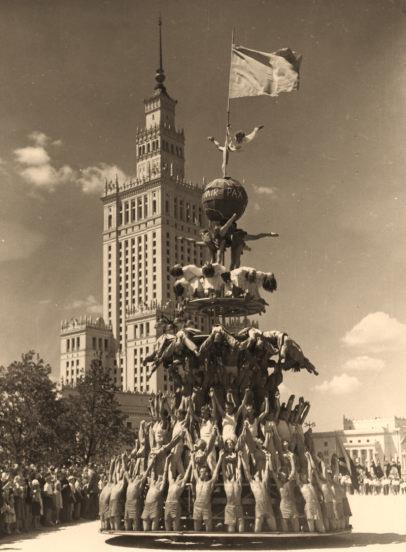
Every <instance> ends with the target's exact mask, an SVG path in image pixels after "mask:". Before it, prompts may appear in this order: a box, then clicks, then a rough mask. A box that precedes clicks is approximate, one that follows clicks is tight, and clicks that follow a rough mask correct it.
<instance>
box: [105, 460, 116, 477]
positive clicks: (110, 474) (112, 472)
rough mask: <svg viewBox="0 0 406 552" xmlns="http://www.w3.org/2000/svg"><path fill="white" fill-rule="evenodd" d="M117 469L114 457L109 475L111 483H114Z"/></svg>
mask: <svg viewBox="0 0 406 552" xmlns="http://www.w3.org/2000/svg"><path fill="white" fill-rule="evenodd" d="M115 468H116V459H115V458H114V457H113V458H112V459H111V461H110V469H109V475H108V479H107V480H108V482H109V483H113V476H114V471H115Z"/></svg>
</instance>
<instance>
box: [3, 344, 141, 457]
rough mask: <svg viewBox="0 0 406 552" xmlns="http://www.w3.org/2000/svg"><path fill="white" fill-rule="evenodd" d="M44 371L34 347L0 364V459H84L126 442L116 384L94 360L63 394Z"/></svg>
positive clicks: (127, 436)
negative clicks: (33, 349) (85, 372)
mask: <svg viewBox="0 0 406 552" xmlns="http://www.w3.org/2000/svg"><path fill="white" fill-rule="evenodd" d="M50 373H51V367H50V366H49V365H48V364H45V363H44V361H43V360H42V359H41V358H39V357H38V355H36V354H35V353H34V351H29V352H28V353H26V354H23V355H22V357H21V361H16V362H13V363H12V364H10V366H8V367H7V368H3V367H0V460H3V461H5V462H11V463H25V464H27V463H35V464H41V463H44V464H49V463H52V464H57V463H66V462H69V461H79V462H85V463H88V462H90V461H92V460H96V459H97V460H99V459H103V460H104V459H105V458H107V457H109V456H111V455H112V454H113V453H114V452H117V451H119V450H120V449H122V447H123V446H126V445H129V444H130V443H131V440H132V438H133V436H132V433H131V431H130V430H128V429H127V427H126V424H125V419H126V416H125V415H124V414H122V412H121V411H120V407H119V403H118V401H117V399H116V397H115V392H116V388H115V386H114V384H113V382H112V380H111V378H110V374H109V371H108V370H106V369H105V368H103V366H102V365H101V362H100V361H98V360H96V361H94V362H93V364H92V366H91V368H90V370H89V371H88V373H87V374H86V375H85V376H84V377H83V378H81V380H79V383H78V385H77V387H76V388H75V389H72V390H71V391H70V392H68V393H63V396H62V395H61V393H59V392H58V390H57V387H56V385H55V383H54V382H52V380H51V379H50V377H49V375H50Z"/></svg>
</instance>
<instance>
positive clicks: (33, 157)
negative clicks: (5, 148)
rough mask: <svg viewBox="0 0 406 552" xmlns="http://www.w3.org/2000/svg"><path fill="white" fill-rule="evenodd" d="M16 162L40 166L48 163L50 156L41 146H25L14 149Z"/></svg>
mask: <svg viewBox="0 0 406 552" xmlns="http://www.w3.org/2000/svg"><path fill="white" fill-rule="evenodd" d="M14 153H15V156H16V158H17V161H18V163H21V164H22V165H34V166H41V165H45V164H47V163H49V161H50V160H51V158H50V157H49V155H48V154H47V152H46V151H45V149H44V148H43V147H42V146H35V147H34V146H27V147H26V148H19V149H16V150H14Z"/></svg>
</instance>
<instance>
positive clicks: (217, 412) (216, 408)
mask: <svg viewBox="0 0 406 552" xmlns="http://www.w3.org/2000/svg"><path fill="white" fill-rule="evenodd" d="M209 396H210V398H211V404H212V408H213V416H214V418H224V410H223V407H222V406H221V404H220V402H219V400H218V399H217V397H216V393H215V392H214V389H213V387H211V388H210V391H209Z"/></svg>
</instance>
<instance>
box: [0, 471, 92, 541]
mask: <svg viewBox="0 0 406 552" xmlns="http://www.w3.org/2000/svg"><path fill="white" fill-rule="evenodd" d="M0 469H1V480H0V537H4V536H5V535H11V534H20V533H23V532H29V531H37V530H39V529H41V528H42V527H51V526H54V525H59V524H66V523H68V524H69V523H72V522H73V521H78V520H80V519H88V520H94V519H96V518H97V516H98V508H99V506H98V500H99V492H100V489H99V475H98V474H99V473H100V469H99V468H98V467H96V466H91V467H89V466H86V467H83V466H79V465H71V466H69V467H66V466H64V467H57V466H35V465H33V464H31V465H29V466H21V465H14V466H12V467H4V466H3V468H0Z"/></svg>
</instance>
